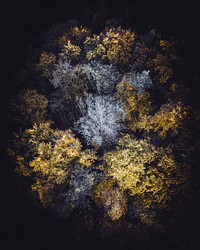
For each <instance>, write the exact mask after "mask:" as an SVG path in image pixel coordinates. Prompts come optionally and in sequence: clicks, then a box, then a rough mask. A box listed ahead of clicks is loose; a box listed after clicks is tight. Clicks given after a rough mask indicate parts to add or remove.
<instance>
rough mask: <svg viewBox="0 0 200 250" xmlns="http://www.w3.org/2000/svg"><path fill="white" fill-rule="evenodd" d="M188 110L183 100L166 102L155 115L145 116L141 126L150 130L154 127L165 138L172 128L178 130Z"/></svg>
mask: <svg viewBox="0 0 200 250" xmlns="http://www.w3.org/2000/svg"><path fill="white" fill-rule="evenodd" d="M187 111H188V108H187V107H184V105H183V104H182V103H181V102H178V103H173V104H172V103H167V104H164V105H162V106H161V108H160V110H159V111H158V112H157V113H156V114H155V115H154V116H148V117H145V118H144V119H143V120H142V121H141V122H140V128H141V129H145V130H148V131H149V130H151V129H152V130H154V131H155V132H157V133H158V135H159V136H160V137H161V138H163V139H164V138H165V137H166V136H167V133H168V131H170V130H172V131H173V132H174V133H176V132H177V131H178V129H179V128H180V127H181V124H182V122H183V120H184V118H185V117H186V115H187Z"/></svg>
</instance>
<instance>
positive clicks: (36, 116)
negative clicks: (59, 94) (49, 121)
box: [10, 90, 48, 125]
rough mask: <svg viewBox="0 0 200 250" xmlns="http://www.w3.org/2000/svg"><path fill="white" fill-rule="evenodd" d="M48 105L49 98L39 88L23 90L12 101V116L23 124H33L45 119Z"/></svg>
mask: <svg viewBox="0 0 200 250" xmlns="http://www.w3.org/2000/svg"><path fill="white" fill-rule="evenodd" d="M47 107H48V100H47V98H46V97H45V96H44V95H42V94H39V93H38V92H37V90H22V91H21V92H20V93H19V94H18V95H17V96H16V98H14V99H13V101H12V102H11V106H10V111H11V114H10V117H11V119H15V120H16V121H18V122H20V123H22V124H27V125H33V124H34V123H40V122H43V121H44V120H45V118H46V113H47Z"/></svg>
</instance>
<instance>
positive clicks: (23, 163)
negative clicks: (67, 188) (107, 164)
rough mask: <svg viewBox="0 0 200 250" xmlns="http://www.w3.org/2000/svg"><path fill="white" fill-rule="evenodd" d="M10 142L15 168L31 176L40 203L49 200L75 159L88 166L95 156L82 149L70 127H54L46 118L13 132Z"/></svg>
mask: <svg viewBox="0 0 200 250" xmlns="http://www.w3.org/2000/svg"><path fill="white" fill-rule="evenodd" d="M13 144H14V145H13V148H11V149H9V154H10V156H12V157H14V158H15V160H16V162H17V168H16V171H17V172H18V174H20V175H22V176H31V178H32V180H33V184H32V190H33V191H34V192H36V194H37V195H38V197H39V199H40V202H41V203H42V205H43V206H48V205H49V203H50V202H51V201H52V199H53V190H54V189H55V188H57V187H58V186H60V185H62V184H65V182H66V180H67V178H68V174H69V170H70V169H71V168H72V167H73V165H74V164H75V163H78V162H79V163H80V164H81V165H82V166H83V167H89V166H91V165H92V163H93V162H94V161H95V160H96V156H95V152H94V151H92V150H85V151H81V147H82V146H81V143H80V142H79V140H78V139H76V138H75V137H74V135H73V133H72V131H71V130H67V131H62V130H54V129H52V128H51V127H50V123H49V122H48V123H40V124H34V125H33V128H31V129H27V130H26V131H25V132H23V133H22V134H21V135H17V134H16V135H15V139H14V141H13Z"/></svg>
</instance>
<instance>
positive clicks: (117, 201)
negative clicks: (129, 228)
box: [93, 179, 127, 221]
mask: <svg viewBox="0 0 200 250" xmlns="http://www.w3.org/2000/svg"><path fill="white" fill-rule="evenodd" d="M93 199H94V201H95V202H96V203H97V204H98V205H99V206H103V207H104V209H105V212H106V214H107V215H108V216H109V217H110V218H111V219H112V220H113V221H114V220H118V219H120V218H121V217H122V216H123V215H124V214H125V213H126V209H127V199H126V197H125V195H124V194H123V192H122V191H120V189H119V188H118V187H116V184H115V183H114V182H113V180H111V179H110V180H105V181H103V182H100V183H99V184H97V185H96V186H95V189H94V192H93Z"/></svg>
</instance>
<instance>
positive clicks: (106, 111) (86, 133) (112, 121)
mask: <svg viewBox="0 0 200 250" xmlns="http://www.w3.org/2000/svg"><path fill="white" fill-rule="evenodd" d="M79 107H80V110H81V112H82V115H83V116H82V117H81V118H80V119H79V120H78V121H77V122H76V124H75V129H76V130H77V131H78V132H79V133H81V134H82V135H83V137H84V138H85V140H86V142H87V144H88V145H93V146H97V147H100V146H102V145H103V144H104V145H105V144H110V143H112V142H113V141H115V140H116V138H117V134H118V131H119V129H120V128H121V124H120V121H121V120H122V119H123V118H124V117H123V116H124V109H123V107H122V106H121V104H120V103H118V102H116V101H115V100H114V98H113V97H111V96H109V95H102V96H93V95H91V94H90V95H88V96H87V98H86V99H85V100H83V99H80V101H79Z"/></svg>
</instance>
